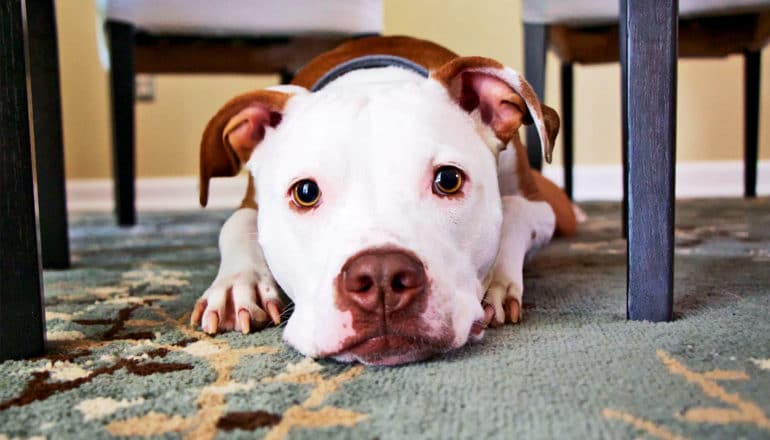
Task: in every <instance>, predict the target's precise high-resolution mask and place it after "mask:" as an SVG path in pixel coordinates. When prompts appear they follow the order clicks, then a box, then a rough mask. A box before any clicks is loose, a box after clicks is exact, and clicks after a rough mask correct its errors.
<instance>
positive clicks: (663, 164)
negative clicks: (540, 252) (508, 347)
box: [620, 0, 678, 321]
mask: <svg viewBox="0 0 770 440" xmlns="http://www.w3.org/2000/svg"><path fill="white" fill-rule="evenodd" d="M677 11H678V5H677V0H634V1H629V0H622V1H621V14H620V20H621V22H623V23H624V26H625V32H624V33H623V34H624V36H625V39H626V41H625V51H626V53H625V56H624V57H623V60H624V62H625V64H626V66H625V68H624V69H623V73H624V76H625V77H624V78H623V81H624V82H625V83H626V87H627V93H628V97H627V100H628V101H627V103H628V106H627V119H626V121H624V123H625V124H627V127H626V129H627V130H628V182H627V185H628V194H629V198H628V207H629V217H628V221H629V223H628V257H627V258H628V290H627V297H628V304H627V314H628V318H629V319H634V320H649V321H668V320H670V319H671V316H672V304H673V285H674V160H675V155H674V152H675V151H674V150H675V142H676V72H677V68H676V62H677V23H678V17H677V15H678V14H677ZM623 34H622V35H623Z"/></svg>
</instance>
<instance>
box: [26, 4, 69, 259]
mask: <svg viewBox="0 0 770 440" xmlns="http://www.w3.org/2000/svg"><path fill="white" fill-rule="evenodd" d="M27 17H28V18H27V21H28V23H29V31H28V34H29V62H30V68H29V70H30V88H31V93H32V115H33V127H34V132H35V165H36V169H37V196H38V207H39V212H40V216H39V219H40V247H41V254H42V259H43V267H45V268H49V269H66V268H68V267H69V265H70V255H69V236H68V232H67V196H66V191H65V179H64V145H63V142H62V120H61V98H60V96H61V94H60V87H59V51H58V47H57V42H56V16H55V13H54V4H53V1H52V0H41V1H34V2H28V3H27Z"/></svg>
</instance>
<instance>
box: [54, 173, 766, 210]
mask: <svg viewBox="0 0 770 440" xmlns="http://www.w3.org/2000/svg"><path fill="white" fill-rule="evenodd" d="M622 173H623V171H622V168H621V167H620V165H578V166H576V167H575V169H574V173H573V175H574V179H575V182H574V190H575V200H578V201H584V200H620V198H621V197H622V196H623V192H622V187H621V180H622ZM544 174H545V175H546V176H547V177H549V178H550V179H552V180H553V181H554V182H556V183H557V184H558V185H561V184H562V182H563V177H564V174H563V171H562V167H560V166H546V168H545V170H544ZM245 189H246V176H239V177H236V178H229V179H212V181H211V189H210V191H209V205H208V206H209V207H211V208H227V209H232V208H235V207H237V206H239V205H240V203H241V199H242V198H243V194H244V192H245ZM742 194H743V162H740V161H730V162H685V163H680V164H677V166H676V196H677V198H697V197H740V196H741V195H742ZM757 194H759V195H770V161H760V162H759V169H758V172H757ZM199 206H200V205H199V204H198V179H197V178H196V177H192V176H191V177H162V178H141V179H138V180H137V182H136V207H137V209H138V210H140V211H160V210H187V209H196V208H198V207H199ZM67 207H68V209H69V210H70V211H112V209H113V196H112V181H111V180H109V179H89V180H69V181H67Z"/></svg>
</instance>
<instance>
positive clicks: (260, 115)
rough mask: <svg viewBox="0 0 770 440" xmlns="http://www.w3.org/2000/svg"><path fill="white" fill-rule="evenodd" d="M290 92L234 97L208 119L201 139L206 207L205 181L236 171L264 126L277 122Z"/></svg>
mask: <svg viewBox="0 0 770 440" xmlns="http://www.w3.org/2000/svg"><path fill="white" fill-rule="evenodd" d="M290 97H291V95H290V94H288V93H284V92H282V91H277V90H257V91H254V92H249V93H245V94H243V95H239V96H236V97H235V98H233V99H231V100H230V101H228V102H227V104H225V105H224V106H223V107H222V108H221V109H220V110H219V111H218V112H217V113H216V114H215V115H214V116H213V117H212V118H211V120H210V121H209V123H208V125H206V129H205V130H204V131H203V137H202V138H201V153H200V154H201V155H200V203H201V206H206V203H208V198H209V180H210V179H211V178H212V177H231V176H235V175H236V174H238V172H240V170H241V166H242V165H243V164H244V163H246V162H247V161H248V160H249V157H251V153H252V152H253V151H254V148H256V146H257V144H259V143H260V142H261V141H262V139H263V138H264V136H265V130H266V128H267V127H276V126H277V125H278V124H279V123H280V122H281V117H282V114H283V109H284V106H285V105H286V102H287V101H288V100H289V98H290Z"/></svg>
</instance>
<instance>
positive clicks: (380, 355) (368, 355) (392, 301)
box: [330, 248, 452, 365]
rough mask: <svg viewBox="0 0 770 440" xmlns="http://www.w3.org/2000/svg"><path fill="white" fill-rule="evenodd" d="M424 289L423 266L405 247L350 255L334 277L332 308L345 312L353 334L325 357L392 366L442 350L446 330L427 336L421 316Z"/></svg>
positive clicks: (447, 338) (426, 282)
mask: <svg viewBox="0 0 770 440" xmlns="http://www.w3.org/2000/svg"><path fill="white" fill-rule="evenodd" d="M430 291H431V288H430V281H429V279H428V276H427V273H426V270H425V266H424V265H423V264H422V262H421V261H420V260H419V259H418V258H417V257H416V256H415V255H414V254H412V253H411V252H409V251H406V250H402V249H398V248H375V249H370V250H366V251H363V252H360V253H358V254H356V255H354V256H353V257H351V258H350V259H348V261H347V262H346V263H345V264H344V265H343V267H342V270H341V271H340V274H339V275H338V277H337V306H338V307H339V309H340V310H342V311H349V312H350V313H351V316H352V326H353V331H354V335H353V336H351V337H348V338H347V339H346V340H345V341H343V343H342V348H341V349H340V350H338V351H337V352H336V353H331V354H330V356H336V357H339V358H346V359H347V358H352V359H357V360H359V361H361V362H364V363H367V364H377V365H394V364H400V363H405V362H414V361H418V360H422V359H425V358H427V357H430V356H432V355H434V354H436V353H438V352H440V351H444V350H446V349H447V348H448V345H449V344H450V343H451V339H452V338H451V337H450V336H451V335H450V334H446V335H444V334H442V335H440V336H439V337H431V336H427V335H428V334H429V328H428V326H426V325H425V322H424V316H423V314H424V312H425V310H426V308H427V305H428V297H429V296H430ZM447 328H449V327H447ZM442 333H451V332H442Z"/></svg>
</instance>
